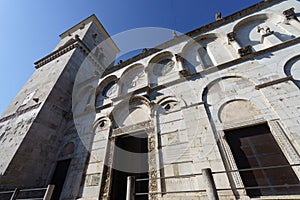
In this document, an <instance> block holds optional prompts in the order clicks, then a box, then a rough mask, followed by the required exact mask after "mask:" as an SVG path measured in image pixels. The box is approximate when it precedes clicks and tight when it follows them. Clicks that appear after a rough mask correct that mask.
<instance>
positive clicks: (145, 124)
mask: <svg viewBox="0 0 300 200" xmlns="http://www.w3.org/2000/svg"><path fill="white" fill-rule="evenodd" d="M152 128H153V123H152V121H151V120H149V121H145V122H141V123H138V124H133V125H130V126H124V127H121V128H117V129H115V130H113V133H112V137H116V136H118V135H121V134H122V135H123V134H127V133H130V132H137V131H140V130H145V132H149V131H151V129H152Z"/></svg>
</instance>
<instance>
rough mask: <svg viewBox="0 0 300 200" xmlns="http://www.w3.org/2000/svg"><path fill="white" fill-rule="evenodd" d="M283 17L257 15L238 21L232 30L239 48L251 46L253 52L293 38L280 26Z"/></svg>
mask: <svg viewBox="0 0 300 200" xmlns="http://www.w3.org/2000/svg"><path fill="white" fill-rule="evenodd" d="M282 21H283V17H282V16H279V15H276V14H258V15H254V16H250V17H247V18H245V19H243V20H241V21H239V22H238V23H237V24H236V25H235V26H234V28H233V32H235V33H236V38H237V41H238V43H239V44H240V46H242V47H245V46H247V45H251V46H252V47H253V48H254V50H255V51H259V50H261V49H264V48H267V47H269V46H271V45H276V44H278V43H280V42H282V41H286V40H289V39H292V38H293V37H294V36H293V35H291V33H289V32H287V31H286V30H285V29H284V28H282V26H278V24H279V23H281V22H282Z"/></svg>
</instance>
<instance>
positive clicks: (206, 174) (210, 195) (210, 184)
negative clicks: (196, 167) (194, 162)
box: [201, 168, 219, 200]
mask: <svg viewBox="0 0 300 200" xmlns="http://www.w3.org/2000/svg"><path fill="white" fill-rule="evenodd" d="M201 171H202V177H203V180H204V183H205V189H206V194H207V199H208V200H218V199H219V198H218V193H217V189H216V185H215V182H214V179H213V176H212V173H211V169H210V168H205V169H202V170H201Z"/></svg>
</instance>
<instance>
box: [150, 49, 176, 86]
mask: <svg viewBox="0 0 300 200" xmlns="http://www.w3.org/2000/svg"><path fill="white" fill-rule="evenodd" d="M175 65H176V62H175V59H174V54H173V53H172V52H170V51H165V52H161V53H159V54H156V55H155V56H154V57H153V58H152V59H151V60H150V61H149V62H148V66H147V68H146V72H147V74H148V84H149V85H151V86H155V85H158V84H159V82H160V81H161V80H163V79H164V78H163V77H167V75H168V74H170V73H171V72H172V71H174V68H175Z"/></svg>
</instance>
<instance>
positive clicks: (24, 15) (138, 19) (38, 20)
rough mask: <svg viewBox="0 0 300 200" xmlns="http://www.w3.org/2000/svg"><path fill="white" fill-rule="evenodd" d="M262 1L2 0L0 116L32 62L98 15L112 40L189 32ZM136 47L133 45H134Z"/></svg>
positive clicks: (19, 87)
mask: <svg viewBox="0 0 300 200" xmlns="http://www.w3.org/2000/svg"><path fill="white" fill-rule="evenodd" d="M257 2H259V1H258V0H247V1H246V0H214V1H203V0H186V1H183V0H151V1H149V0H126V1H125V0H91V1H84V0H72V1H71V0H63V1H61V0H60V1H59V0H52V1H40V0H22V1H17V0H0V18H1V19H2V20H1V25H0V26H1V31H0V38H1V48H0V55H1V65H0V113H2V112H3V111H4V110H5V108H6V107H7V106H8V105H9V103H10V101H12V100H13V98H14V97H15V96H16V94H17V93H18V92H19V90H20V89H21V88H22V87H23V85H24V84H25V83H26V81H27V80H28V79H29V77H30V76H31V74H32V73H33V72H34V65H33V63H34V62H35V61H37V60H39V59H40V58H42V57H44V56H46V55H47V54H49V53H50V52H51V51H52V50H53V49H54V47H55V46H56V44H57V43H58V42H59V36H58V35H59V34H61V33H63V32H64V31H66V30H67V29H69V28H70V27H72V26H73V25H75V24H77V23H78V22H80V21H81V20H83V19H85V18H87V17H88V16H90V15H91V14H96V16H97V17H98V19H99V20H100V21H101V23H102V24H103V26H104V27H105V28H106V30H107V32H108V33H109V34H110V35H115V34H118V33H120V32H123V31H126V30H130V29H134V28H141V27H161V28H168V29H172V30H176V31H178V32H181V33H186V32H189V31H191V30H193V29H196V28H199V27H201V26H203V25H205V24H208V23H210V22H213V21H214V20H215V19H214V17H215V13H216V12H219V11H220V12H221V13H222V15H223V16H228V15H230V14H232V13H234V12H237V11H239V10H241V9H243V8H246V7H248V6H250V5H253V4H255V3H257ZM133 42H134V41H133Z"/></svg>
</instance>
